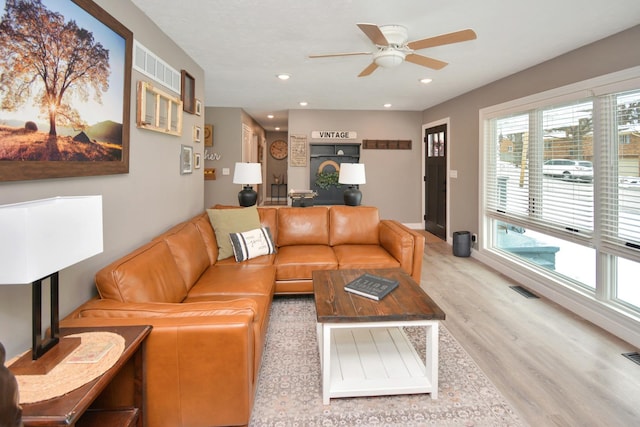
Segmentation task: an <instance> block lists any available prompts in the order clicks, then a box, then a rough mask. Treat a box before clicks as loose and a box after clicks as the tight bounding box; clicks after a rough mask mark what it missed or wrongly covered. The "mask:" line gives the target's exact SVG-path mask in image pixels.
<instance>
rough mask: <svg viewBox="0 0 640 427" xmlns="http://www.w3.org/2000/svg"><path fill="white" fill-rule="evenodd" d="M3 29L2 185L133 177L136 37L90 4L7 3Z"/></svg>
mask: <svg viewBox="0 0 640 427" xmlns="http://www.w3.org/2000/svg"><path fill="white" fill-rule="evenodd" d="M36 17H38V18H36ZM0 22H2V23H3V34H2V38H3V41H2V44H1V45H0V75H2V76H3V79H4V81H5V82H6V84H5V85H4V86H3V90H2V92H0V105H2V107H0V181H20V180H33V179H46V178H62V177H73V176H92V175H109V174H119V173H128V172H129V127H130V124H129V123H130V120H129V113H130V108H131V52H132V46H133V34H132V33H131V31H129V30H128V29H127V28H126V27H125V26H123V25H122V24H121V23H120V22H118V21H117V20H116V19H115V18H114V17H112V16H111V15H110V14H108V13H107V12H106V11H105V10H104V9H102V8H101V7H99V6H98V5H96V4H95V3H94V2H93V1H91V0H73V1H71V0H65V1H52V0H43V1H41V2H25V3H22V2H6V5H5V8H4V10H3V11H2V16H0ZM43 22H47V25H44V24H43ZM36 46H37V48H36ZM36 49H38V50H37V51H36ZM54 66H55V67H56V69H55V70H54V69H53V67H54ZM60 67H62V68H60Z"/></svg>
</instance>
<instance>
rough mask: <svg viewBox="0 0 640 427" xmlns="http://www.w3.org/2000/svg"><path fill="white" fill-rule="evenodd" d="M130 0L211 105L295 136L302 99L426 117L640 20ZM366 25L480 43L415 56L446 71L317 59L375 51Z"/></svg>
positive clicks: (413, 7)
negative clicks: (201, 75) (182, 60)
mask: <svg viewBox="0 0 640 427" xmlns="http://www.w3.org/2000/svg"><path fill="white" fill-rule="evenodd" d="M132 1H133V3H134V4H135V5H137V6H138V7H139V8H140V9H142V11H143V12H144V13H145V14H147V15H148V16H149V17H150V18H151V19H152V20H153V21H154V22H155V23H156V24H157V25H158V26H159V27H160V28H161V29H162V30H163V31H164V32H165V33H166V34H167V35H168V36H169V37H171V39H173V40H174V41H175V42H176V43H177V44H178V45H179V46H180V47H181V48H182V49H184V50H185V51H186V52H187V54H189V56H190V57H191V58H192V59H193V60H194V61H195V62H197V63H198V64H199V65H200V66H201V67H202V68H203V69H204V71H205V100H204V104H205V106H216V107H240V108H243V109H244V110H245V111H246V112H247V113H248V114H250V115H251V116H252V117H254V118H255V119H256V120H257V121H258V122H259V123H260V124H261V125H262V126H263V127H264V128H265V129H266V130H273V129H274V127H275V126H280V127H282V130H286V129H287V118H288V111H289V110H292V109H300V108H303V107H300V106H299V102H300V101H307V102H308V106H307V107H304V108H309V109H332V110H335V109H338V110H383V109H384V107H383V104H385V103H391V104H392V107H391V109H393V110H405V111H407V110H408V111H422V110H424V109H426V108H428V107H430V106H433V105H436V104H439V103H441V102H443V101H445V100H447V99H450V98H452V97H455V96H457V95H460V94H462V93H465V92H468V91H469V90H472V89H474V88H477V87H479V86H483V85H485V84H487V83H490V82H492V81H495V80H497V79H500V78H502V77H505V76H508V75H510V74H513V73H515V72H517V71H520V70H523V69H526V68H528V67H530V66H532V65H535V64H538V63H540V62H543V61H546V60H548V59H551V58H554V57H556V56H558V55H560V54H562V53H565V52H568V51H570V50H573V49H575V48H577V47H580V46H583V45H585V44H588V43H591V42H593V41H596V40H599V39H601V38H604V37H606V36H609V35H612V34H615V33H617V32H620V31H622V30H624V29H627V28H630V27H632V26H634V25H637V24H638V23H640V1H639V0H535V1H523V0H518V1H514V0H484V1H478V0H184V1H176V0H132ZM357 23H374V24H378V25H384V24H399V25H403V26H405V27H407V28H408V31H409V40H410V41H412V40H417V39H423V38H426V37H431V36H436V35H439V34H442V33H450V32H453V31H458V30H462V29H466V28H471V29H473V30H474V31H475V32H476V33H477V35H478V38H477V39H476V40H472V41H467V42H463V43H457V44H450V45H445V46H440V47H435V48H430V49H424V50H420V51H418V52H417V53H419V54H422V55H425V56H430V57H433V58H436V59H439V60H442V61H446V62H448V63H449V65H448V66H447V67H445V68H443V69H441V70H439V71H435V70H431V69H428V68H424V67H420V66H418V65H415V64H412V63H408V62H405V63H403V64H401V65H400V66H398V67H395V68H386V69H384V68H378V69H377V70H376V71H375V72H374V73H373V74H372V75H370V76H368V77H357V75H358V74H359V73H360V71H362V70H363V69H364V68H365V67H366V66H367V65H369V64H370V63H371V57H369V56H348V57H341V58H323V59H309V58H307V56H308V55H311V54H322V53H338V52H361V51H371V50H372V49H373V45H372V43H371V42H370V41H369V39H368V38H367V37H366V36H365V35H364V33H362V32H361V31H360V30H359V29H358V27H357V26H356V24H357ZM639 45H640V41H639V44H638V45H635V46H629V49H638V48H639ZM156 53H158V54H159V55H160V56H162V53H161V52H156ZM172 65H173V66H174V67H176V68H181V67H180V64H172ZM279 73H288V74H291V79H289V80H288V81H286V82H283V81H280V80H278V79H277V78H276V74H279ZM423 77H428V78H431V79H433V82H432V83H430V84H427V85H424V84H421V83H419V79H420V78H423ZM267 114H274V115H275V116H276V117H275V118H274V119H267Z"/></svg>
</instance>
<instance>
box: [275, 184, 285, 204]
mask: <svg viewBox="0 0 640 427" xmlns="http://www.w3.org/2000/svg"><path fill="white" fill-rule="evenodd" d="M274 190H275V191H274ZM283 190H284V191H283ZM280 200H282V204H285V205H286V204H287V184H282V183H278V184H275V183H273V184H271V202H272V203H273V204H275V205H279V204H281V203H280Z"/></svg>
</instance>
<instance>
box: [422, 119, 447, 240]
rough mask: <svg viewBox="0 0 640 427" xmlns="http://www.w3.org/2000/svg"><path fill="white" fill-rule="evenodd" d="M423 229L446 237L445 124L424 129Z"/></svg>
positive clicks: (442, 237) (444, 238)
mask: <svg viewBox="0 0 640 427" xmlns="http://www.w3.org/2000/svg"><path fill="white" fill-rule="evenodd" d="M424 143H425V159H424V163H425V165H424V170H425V176H424V181H425V186H424V188H425V197H424V200H425V207H424V212H425V214H424V220H425V230H426V231H428V232H430V233H432V234H435V235H436V236H438V237H440V238H441V239H443V240H446V238H447V224H446V223H447V125H446V124H442V125H438V126H434V127H431V128H428V129H425V131H424Z"/></svg>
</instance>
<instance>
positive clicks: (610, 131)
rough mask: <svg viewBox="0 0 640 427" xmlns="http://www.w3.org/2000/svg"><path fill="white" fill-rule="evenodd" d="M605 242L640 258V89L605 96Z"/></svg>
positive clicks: (602, 124) (614, 249)
mask: <svg viewBox="0 0 640 427" xmlns="http://www.w3.org/2000/svg"><path fill="white" fill-rule="evenodd" d="M599 103H600V104H599V106H600V109H601V110H602V114H601V117H600V120H599V124H600V127H601V132H600V138H601V139H602V141H603V143H602V146H601V150H600V156H601V159H602V162H601V164H602V181H601V194H602V206H601V211H602V221H601V222H602V236H601V239H602V242H603V245H604V246H606V247H607V248H609V250H610V251H612V252H615V253H617V254H620V255H624V256H627V257H630V258H631V259H635V260H640V178H639V177H640V90H636V91H630V92H622V93H617V94H611V95H607V96H602V97H600V99H599Z"/></svg>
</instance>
